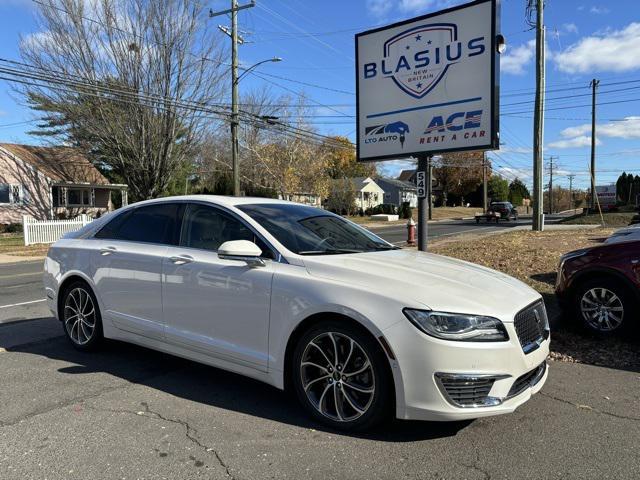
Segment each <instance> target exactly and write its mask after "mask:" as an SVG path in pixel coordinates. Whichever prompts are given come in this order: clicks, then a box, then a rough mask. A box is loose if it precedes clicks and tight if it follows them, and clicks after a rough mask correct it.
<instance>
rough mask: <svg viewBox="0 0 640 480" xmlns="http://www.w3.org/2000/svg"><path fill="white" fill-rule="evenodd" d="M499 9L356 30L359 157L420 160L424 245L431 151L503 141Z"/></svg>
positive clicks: (483, 2)
mask: <svg viewBox="0 0 640 480" xmlns="http://www.w3.org/2000/svg"><path fill="white" fill-rule="evenodd" d="M498 16H499V15H498V0H476V1H473V2H471V3H468V4H465V5H461V6H458V7H453V8H449V9H446V10H442V11H439V12H435V13H432V14H429V15H424V16H421V17H417V18H413V19H410V20H407V21H403V22H398V23H394V24H392V25H388V26H385V27H381V28H376V29H373V30H369V31H366V32H362V33H359V34H357V35H356V109H357V113H356V119H357V120H356V121H357V129H356V131H357V156H358V161H362V162H366V161H380V160H391V159H393V160H397V159H400V158H417V159H418V170H417V177H418V178H421V179H422V181H423V182H424V188H423V190H422V191H421V190H420V187H418V197H419V200H418V210H419V211H418V248H419V249H420V250H426V247H427V236H426V235H427V234H426V232H427V222H426V219H427V217H428V213H427V208H426V207H427V205H429V204H430V203H431V199H430V198H428V195H427V190H430V185H428V183H430V175H427V172H429V171H430V168H429V164H430V160H429V159H430V157H431V156H433V155H435V154H441V153H445V152H456V151H464V150H490V149H497V148H498V145H499V140H498V98H499V87H498V79H499V68H498V67H499V59H498V48H497V28H498V25H497V24H498ZM427 177H429V178H427ZM421 192H422V194H421Z"/></svg>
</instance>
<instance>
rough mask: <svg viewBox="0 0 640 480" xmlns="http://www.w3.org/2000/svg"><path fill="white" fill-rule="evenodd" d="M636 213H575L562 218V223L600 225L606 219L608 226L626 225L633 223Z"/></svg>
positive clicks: (605, 223) (605, 222)
mask: <svg viewBox="0 0 640 480" xmlns="http://www.w3.org/2000/svg"><path fill="white" fill-rule="evenodd" d="M635 215H636V214H635V213H633V212H611V213H603V214H602V218H601V217H600V214H598V213H596V214H590V215H582V214H581V215H575V216H572V217H569V218H567V219H566V220H562V222H561V223H568V224H573V225H588V224H591V225H594V224H597V225H600V224H601V223H602V221H603V220H604V225H605V226H607V227H626V226H627V225H629V224H630V223H631V220H632V219H633V217H634V216H635Z"/></svg>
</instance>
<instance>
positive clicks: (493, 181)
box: [487, 175, 509, 202]
mask: <svg viewBox="0 0 640 480" xmlns="http://www.w3.org/2000/svg"><path fill="white" fill-rule="evenodd" d="M487 190H488V191H489V198H490V199H491V201H492V202H505V201H507V198H509V182H508V181H507V180H506V179H504V178H502V177H501V176H500V175H492V176H491V178H489V181H488V183H487Z"/></svg>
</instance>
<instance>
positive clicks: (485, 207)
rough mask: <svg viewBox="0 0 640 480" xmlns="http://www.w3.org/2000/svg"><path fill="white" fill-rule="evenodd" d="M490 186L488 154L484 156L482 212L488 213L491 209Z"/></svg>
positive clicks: (484, 153) (485, 153)
mask: <svg viewBox="0 0 640 480" xmlns="http://www.w3.org/2000/svg"><path fill="white" fill-rule="evenodd" d="M488 204H489V186H488V183H487V152H483V154H482V211H483V213H487V210H488V208H489V206H488Z"/></svg>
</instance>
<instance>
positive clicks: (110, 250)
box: [100, 247, 116, 257]
mask: <svg viewBox="0 0 640 480" xmlns="http://www.w3.org/2000/svg"><path fill="white" fill-rule="evenodd" d="M115 251H116V247H103V248H101V249H100V255H102V256H103V257H104V256H106V255H111V254H112V253H114V252H115Z"/></svg>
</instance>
